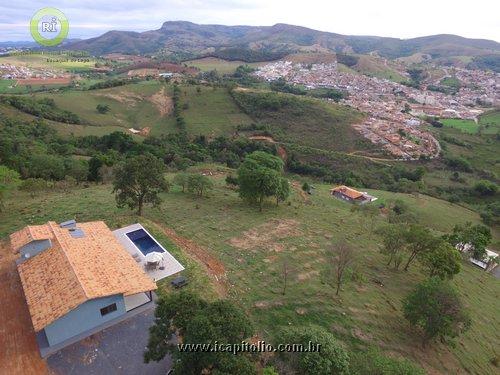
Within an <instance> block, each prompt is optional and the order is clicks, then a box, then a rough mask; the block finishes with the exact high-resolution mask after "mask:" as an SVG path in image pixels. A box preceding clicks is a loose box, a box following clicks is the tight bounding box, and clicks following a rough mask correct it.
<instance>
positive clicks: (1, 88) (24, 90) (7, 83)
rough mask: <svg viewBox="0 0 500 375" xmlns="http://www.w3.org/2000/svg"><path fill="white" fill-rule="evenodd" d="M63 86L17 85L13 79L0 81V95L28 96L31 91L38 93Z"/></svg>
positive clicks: (41, 84) (42, 84)
mask: <svg viewBox="0 0 500 375" xmlns="http://www.w3.org/2000/svg"><path fill="white" fill-rule="evenodd" d="M62 86H65V85H62V84H44V83H43V82H42V83H40V84H34V85H31V87H30V86H28V85H18V84H17V83H16V81H15V80H13V79H0V94H28V93H30V92H32V91H40V90H42V89H56V88H59V87H62Z"/></svg>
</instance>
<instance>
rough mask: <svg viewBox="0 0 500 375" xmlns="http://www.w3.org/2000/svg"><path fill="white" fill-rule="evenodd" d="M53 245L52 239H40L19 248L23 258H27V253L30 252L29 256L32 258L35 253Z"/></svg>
mask: <svg viewBox="0 0 500 375" xmlns="http://www.w3.org/2000/svg"><path fill="white" fill-rule="evenodd" d="M51 246H52V244H51V242H50V240H38V241H31V242H30V243H29V244H26V245H24V246H23V247H21V248H20V249H19V253H20V254H21V257H22V258H25V259H27V258H26V255H27V254H29V257H30V258H32V257H33V256H34V255H36V254H38V253H40V252H42V251H43V250H47V249H49V248H50V247H51Z"/></svg>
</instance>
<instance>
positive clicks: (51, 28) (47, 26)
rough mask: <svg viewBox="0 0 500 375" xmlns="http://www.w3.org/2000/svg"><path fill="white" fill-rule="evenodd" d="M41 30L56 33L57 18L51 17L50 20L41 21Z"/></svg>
mask: <svg viewBox="0 0 500 375" xmlns="http://www.w3.org/2000/svg"><path fill="white" fill-rule="evenodd" d="M42 32H49V33H57V18H56V17H52V19H51V20H50V22H42Z"/></svg>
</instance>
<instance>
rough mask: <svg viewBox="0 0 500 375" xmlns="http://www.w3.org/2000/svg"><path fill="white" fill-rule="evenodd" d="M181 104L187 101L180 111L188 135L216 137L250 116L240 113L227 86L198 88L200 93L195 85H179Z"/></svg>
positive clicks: (231, 130)
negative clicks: (186, 105) (186, 107)
mask: <svg viewBox="0 0 500 375" xmlns="http://www.w3.org/2000/svg"><path fill="white" fill-rule="evenodd" d="M181 91H182V97H181V101H182V103H183V104H184V103H187V104H188V109H185V110H183V111H182V116H183V117H184V118H185V120H186V123H187V130H188V132H189V133H191V134H196V135H197V134H203V135H207V136H217V135H222V134H226V135H228V134H231V133H233V132H234V131H235V130H236V127H237V126H238V125H249V124H251V123H252V119H251V118H250V117H249V116H247V115H246V114H245V113H243V112H242V111H241V110H240V109H239V108H238V106H237V105H236V104H235V103H234V101H233V99H232V98H231V95H229V93H228V91H227V89H224V88H215V89H214V88H211V87H201V92H199V93H198V92H197V91H196V87H195V86H182V87H181Z"/></svg>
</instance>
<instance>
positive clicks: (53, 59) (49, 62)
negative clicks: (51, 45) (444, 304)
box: [0, 53, 97, 70]
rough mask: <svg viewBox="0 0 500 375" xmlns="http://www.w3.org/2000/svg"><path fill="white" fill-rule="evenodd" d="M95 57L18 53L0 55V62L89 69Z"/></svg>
mask: <svg viewBox="0 0 500 375" xmlns="http://www.w3.org/2000/svg"><path fill="white" fill-rule="evenodd" d="M96 61H97V60H96V59H94V58H91V57H81V58H80V57H71V56H68V55H65V54H62V55H51V54H38V53H36V54H24V55H23V54H19V55H14V56H3V57H0V63H3V64H13V65H24V66H29V67H32V68H42V69H58V70H73V69H77V70H90V69H92V68H93V67H94V66H95V63H96Z"/></svg>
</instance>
